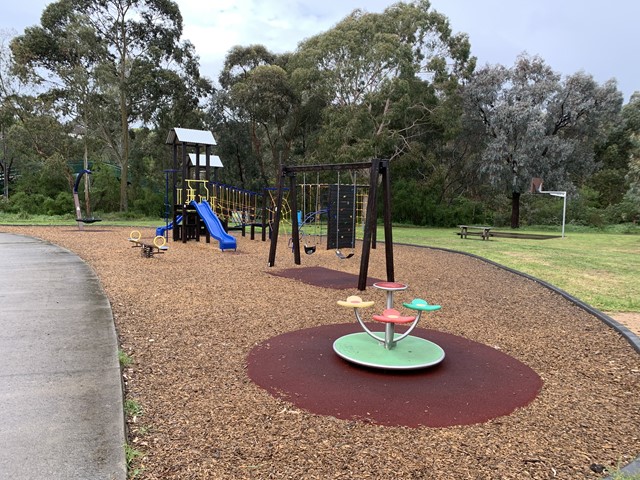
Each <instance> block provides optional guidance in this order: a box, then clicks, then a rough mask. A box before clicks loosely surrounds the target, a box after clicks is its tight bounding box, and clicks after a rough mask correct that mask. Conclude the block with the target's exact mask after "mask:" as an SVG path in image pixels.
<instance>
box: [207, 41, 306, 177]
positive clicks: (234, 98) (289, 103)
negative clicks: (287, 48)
mask: <svg viewBox="0 0 640 480" xmlns="http://www.w3.org/2000/svg"><path fill="white" fill-rule="evenodd" d="M287 58H288V57H287V55H275V54H273V53H271V52H270V51H269V50H267V49H266V48H265V47H264V46H262V45H250V46H248V47H240V46H236V47H234V48H232V49H231V50H230V51H229V53H228V54H227V57H226V59H225V63H224V67H223V69H222V71H221V73H220V77H219V81H220V85H221V86H222V89H223V91H222V92H220V93H219V96H218V105H220V106H222V107H223V119H224V120H223V121H224V122H225V124H226V128H227V132H228V133H232V132H231V130H230V128H231V127H235V128H237V127H240V128H246V130H245V131H246V132H247V135H246V138H247V140H248V141H249V142H250V145H251V149H252V156H253V158H254V160H255V161H256V163H257V166H258V171H259V175H260V178H261V180H262V182H263V184H264V185H268V184H270V183H271V181H272V180H274V179H275V178H277V173H278V168H279V165H280V163H281V162H285V161H288V160H289V159H290V151H291V145H292V142H293V138H294V135H295V131H296V128H297V119H298V109H299V104H300V102H299V99H298V96H297V94H296V91H295V90H294V88H293V85H292V83H291V78H290V74H289V72H288V71H287V70H286V67H287V62H286V60H287ZM243 125H244V126H245V127H243ZM238 167H239V174H240V176H241V180H244V179H245V175H244V171H245V170H246V169H247V168H249V166H248V165H243V164H242V162H240V161H239V162H238Z"/></svg>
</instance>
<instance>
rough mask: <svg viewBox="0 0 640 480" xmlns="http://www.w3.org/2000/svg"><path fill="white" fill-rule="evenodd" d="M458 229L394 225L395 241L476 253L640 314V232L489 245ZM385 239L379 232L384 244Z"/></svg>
mask: <svg viewBox="0 0 640 480" xmlns="http://www.w3.org/2000/svg"><path fill="white" fill-rule="evenodd" d="M457 231H458V230H457V229H455V228H448V229H435V228H429V229H426V228H413V227H394V228H393V241H394V242H397V243H411V244H415V245H425V246H430V247H439V248H446V249H451V250H458V251H461V252H467V253H472V254H474V255H478V256H480V257H483V258H487V259H489V260H492V261H494V262H497V263H499V264H501V265H504V266H507V267H510V268H513V269H515V270H518V271H521V272H524V273H527V274H529V275H533V276H534V277H536V278H539V279H541V280H544V281H546V282H549V283H551V284H553V285H555V286H556V287H559V288H561V289H562V290H564V291H566V292H567V293H569V294H571V295H573V296H575V297H577V298H579V299H580V300H583V301H585V302H586V303H588V304H590V305H592V306H594V307H595V308H597V309H599V310H603V311H610V312H612V311H620V312H640V235H639V234H616V233H595V232H566V233H565V238H552V239H546V240H529V239H522V238H496V237H493V238H491V239H490V240H488V241H483V240H481V239H480V237H478V236H474V237H469V238H467V239H461V238H460V237H459V236H458V235H456V234H455V233H456V232H457ZM526 233H546V234H549V233H550V232H541V231H532V230H527V231H526ZM553 233H557V232H553ZM383 238H384V234H383V231H382V229H379V230H378V240H379V241H380V240H382V239H383Z"/></svg>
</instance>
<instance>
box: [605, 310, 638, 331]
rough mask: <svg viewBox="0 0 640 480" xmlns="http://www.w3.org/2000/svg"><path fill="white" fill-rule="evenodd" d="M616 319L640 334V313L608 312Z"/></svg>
mask: <svg viewBox="0 0 640 480" xmlns="http://www.w3.org/2000/svg"><path fill="white" fill-rule="evenodd" d="M606 313H607V315H609V316H610V317H611V318H613V319H614V320H615V321H617V322H619V323H621V324H622V325H624V326H625V327H627V328H628V329H629V330H631V331H632V332H633V333H635V334H636V335H638V336H640V313H636V312H606Z"/></svg>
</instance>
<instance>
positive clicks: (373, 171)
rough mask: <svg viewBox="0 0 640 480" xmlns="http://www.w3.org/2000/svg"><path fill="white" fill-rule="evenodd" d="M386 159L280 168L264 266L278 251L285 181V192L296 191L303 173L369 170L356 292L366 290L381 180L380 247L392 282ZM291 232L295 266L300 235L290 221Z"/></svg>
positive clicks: (293, 206) (294, 205)
mask: <svg viewBox="0 0 640 480" xmlns="http://www.w3.org/2000/svg"><path fill="white" fill-rule="evenodd" d="M389 163H390V162H389V160H388V159H381V158H374V159H372V160H371V161H368V162H359V163H339V164H321V165H297V166H291V165H281V166H280V175H279V177H278V187H277V190H278V193H277V198H276V212H275V219H274V224H273V235H272V238H271V246H270V248H269V261H268V264H267V265H268V266H269V267H273V266H275V263H276V251H277V248H278V231H279V228H280V219H281V210H282V202H283V197H284V190H285V183H286V181H285V179H286V178H288V179H289V190H290V191H293V192H295V191H296V175H297V174H298V173H305V172H325V171H338V172H340V171H349V170H366V169H368V170H369V203H368V205H367V213H366V217H365V228H364V237H363V241H362V255H361V256H360V274H359V276H358V290H366V288H367V273H368V271H369V258H370V256H371V249H372V248H375V247H376V218H377V203H378V201H377V200H378V180H379V178H380V177H381V179H382V181H381V185H382V201H383V219H384V245H385V260H386V267H387V268H386V270H387V281H388V282H393V281H395V279H394V265H393V236H392V228H391V178H390V175H389ZM291 200H292V201H291V211H292V212H297V210H298V205H297V200H296V198H295V195H294V196H293V198H292V199H291ZM292 226H293V232H292V240H293V255H294V262H295V264H296V265H300V264H301V257H300V233H299V230H298V222H292Z"/></svg>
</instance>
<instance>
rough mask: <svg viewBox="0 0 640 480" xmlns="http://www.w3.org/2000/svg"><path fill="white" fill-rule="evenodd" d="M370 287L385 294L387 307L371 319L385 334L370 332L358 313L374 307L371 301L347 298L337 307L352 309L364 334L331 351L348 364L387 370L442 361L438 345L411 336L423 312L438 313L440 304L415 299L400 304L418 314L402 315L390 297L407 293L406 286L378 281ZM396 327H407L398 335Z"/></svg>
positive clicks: (347, 338) (351, 336) (347, 337)
mask: <svg viewBox="0 0 640 480" xmlns="http://www.w3.org/2000/svg"><path fill="white" fill-rule="evenodd" d="M373 286H374V287H375V288H377V289H379V290H382V291H384V292H386V297H387V298H386V308H385V309H384V310H383V312H382V314H379V315H373V316H372V318H373V320H375V321H376V322H379V323H382V324H383V325H384V332H374V331H372V330H371V329H370V328H369V327H367V325H366V324H365V323H364V321H363V319H362V316H361V314H360V309H364V308H369V307H371V306H373V302H372V301H367V302H365V301H363V300H362V298H360V297H358V296H350V297H348V298H347V299H346V301H344V300H340V301H338V305H340V306H341V307H345V308H350V309H352V310H353V312H354V315H355V317H356V320H357V321H358V323H359V324H360V326H361V327H362V329H363V330H364V331H363V332H358V333H351V334H348V335H344V336H342V337H340V338H338V339H337V340H336V341H335V342H334V343H333V350H334V351H335V352H336V353H337V354H338V355H339V356H340V357H342V358H344V359H345V360H347V361H349V362H353V363H356V364H359V365H364V366H367V367H374V368H382V369H387V370H413V369H418V368H425V367H430V366H433V365H436V364H438V363H440V362H441V361H442V360H443V359H444V350H443V349H442V348H441V347H440V346H439V345H437V344H435V343H433V342H430V341H429V340H426V339H424V338H419V337H415V336H412V335H410V334H411V332H412V331H413V330H414V329H415V327H416V326H417V325H418V322H419V321H420V318H421V316H422V314H423V312H432V311H434V310H439V309H440V305H430V304H429V303H428V302H427V301H426V300H422V299H420V298H414V299H413V300H412V301H411V302H409V303H403V306H404V307H405V308H408V309H410V310H413V311H414V312H417V313H416V314H413V315H408V316H407V315H402V314H401V312H400V311H398V310H396V309H395V308H394V307H393V296H394V293H395V292H401V291H403V290H406V289H407V288H408V287H407V285H405V284H402V283H398V282H378V283H374V284H373ZM396 325H407V326H408V328H407V329H406V331H405V332H404V333H402V334H398V333H396V331H395V327H396Z"/></svg>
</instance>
